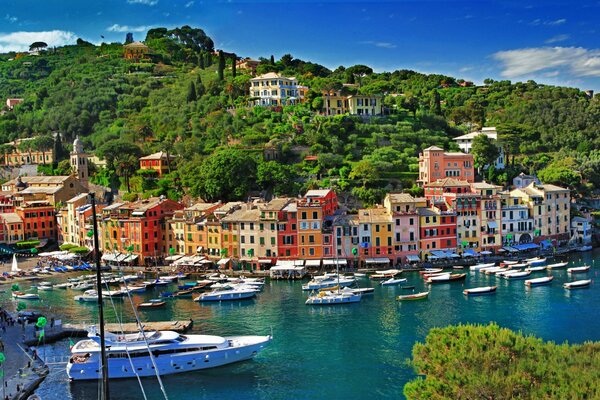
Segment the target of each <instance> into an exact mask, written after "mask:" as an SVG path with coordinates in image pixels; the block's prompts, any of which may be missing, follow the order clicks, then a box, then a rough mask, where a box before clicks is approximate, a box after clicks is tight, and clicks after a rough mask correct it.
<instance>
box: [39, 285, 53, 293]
mask: <svg viewBox="0 0 600 400" xmlns="http://www.w3.org/2000/svg"><path fill="white" fill-rule="evenodd" d="M38 290H43V291H49V290H54V286H52V284H47V285H42V284H40V285H39V286H38Z"/></svg>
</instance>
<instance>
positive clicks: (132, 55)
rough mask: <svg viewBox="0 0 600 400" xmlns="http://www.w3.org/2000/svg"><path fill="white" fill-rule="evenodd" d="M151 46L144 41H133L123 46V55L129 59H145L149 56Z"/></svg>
mask: <svg viewBox="0 0 600 400" xmlns="http://www.w3.org/2000/svg"><path fill="white" fill-rule="evenodd" d="M148 53H150V48H149V47H148V46H146V45H145V44H144V43H142V42H132V43H129V44H126V45H124V46H123V57H125V58H126V59H127V60H135V61H139V60H143V59H145V58H148Z"/></svg>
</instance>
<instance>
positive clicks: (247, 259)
mask: <svg viewBox="0 0 600 400" xmlns="http://www.w3.org/2000/svg"><path fill="white" fill-rule="evenodd" d="M240 261H246V262H252V261H254V259H253V258H252V257H242V258H240Z"/></svg>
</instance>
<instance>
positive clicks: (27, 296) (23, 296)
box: [12, 292, 40, 300]
mask: <svg viewBox="0 0 600 400" xmlns="http://www.w3.org/2000/svg"><path fill="white" fill-rule="evenodd" d="M12 297H13V298H15V299H19V300H39V299H40V296H38V295H37V294H35V293H25V292H13V293H12Z"/></svg>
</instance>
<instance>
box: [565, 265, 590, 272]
mask: <svg viewBox="0 0 600 400" xmlns="http://www.w3.org/2000/svg"><path fill="white" fill-rule="evenodd" d="M589 270H590V266H589V265H583V266H581V267H571V268H568V269H567V273H569V274H582V273H585V272H588V271H589Z"/></svg>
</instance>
